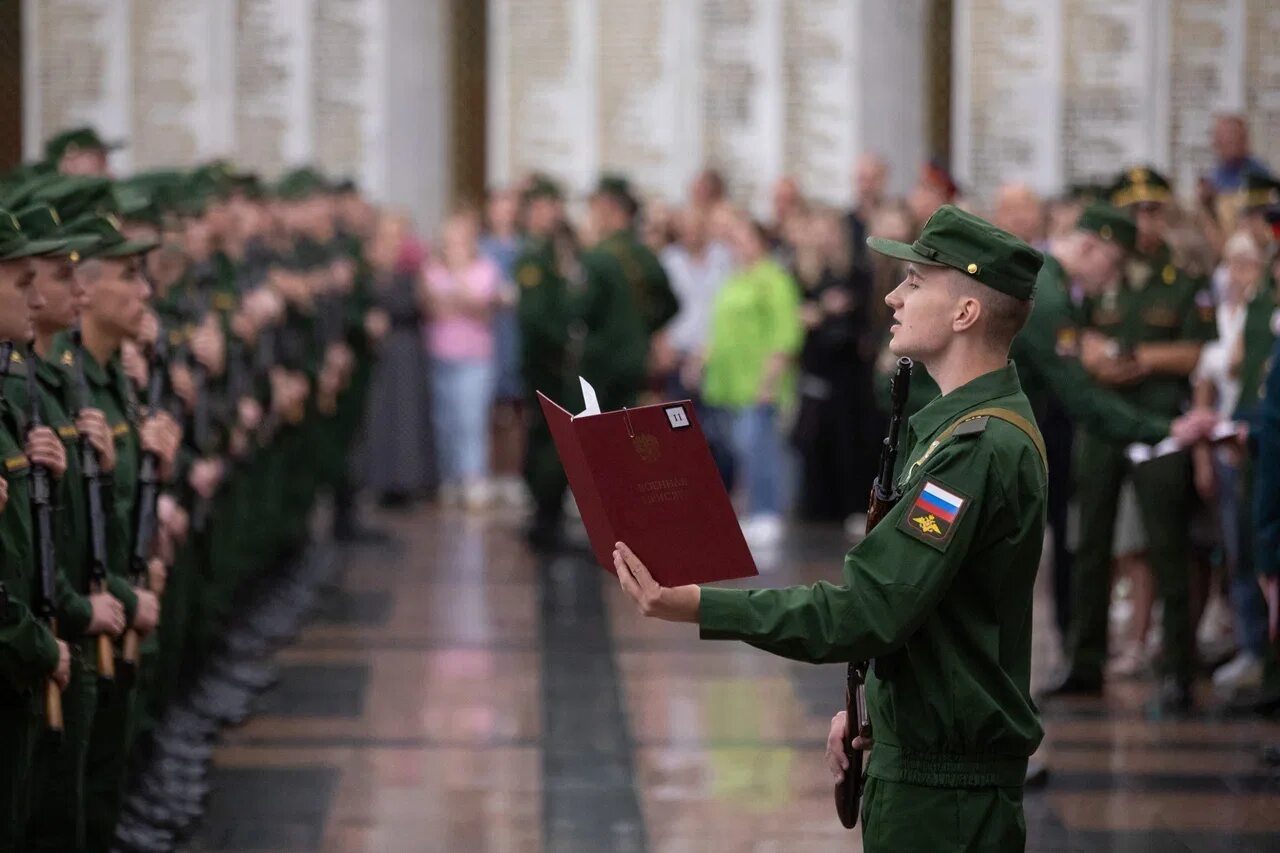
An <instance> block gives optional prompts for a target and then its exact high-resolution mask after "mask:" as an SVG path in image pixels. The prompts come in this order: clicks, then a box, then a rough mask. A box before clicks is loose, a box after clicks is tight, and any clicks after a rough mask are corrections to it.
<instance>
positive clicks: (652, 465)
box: [538, 392, 758, 586]
mask: <svg viewBox="0 0 1280 853" xmlns="http://www.w3.org/2000/svg"><path fill="white" fill-rule="evenodd" d="M538 402H539V403H540V404H541V405H542V413H543V415H544V416H545V417H546V419H547V424H548V425H549V426H550V427H551V436H552V438H553V439H554V440H555V443H556V450H557V451H558V452H559V454H560V461H561V462H562V463H563V464H564V470H565V474H567V475H568V477H569V486H570V488H572V489H573V496H574V498H575V499H576V500H577V502H578V510H579V511H580V512H581V514H582V522H583V524H585V525H586V528H587V535H588V536H589V537H590V538H591V550H592V551H593V552H594V553H595V555H596V559H597V560H599V561H600V565H602V566H604V567H605V569H607V570H608V571H610V572H612V571H613V570H614V569H613V546H614V543H615V542H625V543H627V545H628V546H629V547H630V548H631V550H632V551H634V552H635V554H636V556H637V557H639V558H640V559H641V560H642V561H643V562H644V564H645V566H646V567H647V568H648V569H649V572H650V574H652V575H653V577H654V579H656V580H657V581H658V583H660V584H662V585H663V586H680V585H682V584H690V583H707V582H709V581H721V580H730V579H733V578H745V577H750V576H752V575H756V574H758V572H757V571H756V564H755V561H754V560H752V559H751V552H750V551H749V550H748V549H747V543H746V540H744V539H743V538H742V528H741V527H739V526H738V519H737V516H735V515H734V512H733V505H732V504H731V503H730V502H729V495H728V493H727V492H726V491H725V489H724V483H723V482H721V480H720V474H719V472H718V471H717V470H716V466H715V462H714V461H713V460H712V458H711V449H710V448H709V447H707V440H706V438H704V437H703V435H702V428H701V427H700V426H699V425H698V419H697V417H696V416H695V415H694V411H693V405H692V404H691V403H690V402H689V401H688V400H684V401H681V402H678V403H662V404H660V405H657V406H642V407H640V408H638V409H623V410H622V411H620V412H604V413H603V414H591V415H587V414H584V415H577V416H574V415H571V414H569V413H568V412H566V411H565V410H564V409H562V408H560V406H558V405H556V404H555V403H554V402H552V401H551V400H549V399H548V398H547V397H546V396H545V395H544V394H542V392H538Z"/></svg>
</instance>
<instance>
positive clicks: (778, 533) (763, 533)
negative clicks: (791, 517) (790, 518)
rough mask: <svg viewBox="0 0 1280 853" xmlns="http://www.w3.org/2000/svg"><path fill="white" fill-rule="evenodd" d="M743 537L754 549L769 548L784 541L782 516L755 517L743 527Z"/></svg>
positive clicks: (748, 520) (744, 523) (749, 519)
mask: <svg viewBox="0 0 1280 853" xmlns="http://www.w3.org/2000/svg"><path fill="white" fill-rule="evenodd" d="M742 535H743V536H744V537H745V538H746V540H747V544H748V545H750V546H751V547H752V548H769V547H772V546H773V545H777V544H778V542H779V541H781V539H782V516H780V515H753V516H752V517H751V518H748V519H747V520H746V521H745V522H743V525H742Z"/></svg>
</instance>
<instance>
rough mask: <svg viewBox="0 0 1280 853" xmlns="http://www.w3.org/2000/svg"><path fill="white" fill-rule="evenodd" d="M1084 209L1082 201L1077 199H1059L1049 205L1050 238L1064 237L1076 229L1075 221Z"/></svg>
mask: <svg viewBox="0 0 1280 853" xmlns="http://www.w3.org/2000/svg"><path fill="white" fill-rule="evenodd" d="M1083 210H1084V202H1082V201H1080V200H1079V199H1060V200H1058V201H1055V202H1052V203H1050V205H1049V233H1048V237H1049V238H1050V239H1060V238H1065V237H1066V236H1067V235H1069V234H1071V233H1072V232H1074V231H1075V230H1076V222H1077V221H1079V219H1080V214H1081V212H1082V211H1083Z"/></svg>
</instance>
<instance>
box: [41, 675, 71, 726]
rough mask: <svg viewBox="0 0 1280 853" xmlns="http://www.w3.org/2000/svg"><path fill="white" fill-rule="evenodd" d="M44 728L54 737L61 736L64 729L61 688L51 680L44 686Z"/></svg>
mask: <svg viewBox="0 0 1280 853" xmlns="http://www.w3.org/2000/svg"><path fill="white" fill-rule="evenodd" d="M44 727H45V729H47V730H48V731H49V732H51V733H53V734H55V735H61V734H62V731H63V729H64V728H66V726H65V725H64V723H63V721H62V688H61V687H59V686H58V682H56V681H54V680H53V679H52V678H50V679H49V680H48V681H46V682H45V684H44Z"/></svg>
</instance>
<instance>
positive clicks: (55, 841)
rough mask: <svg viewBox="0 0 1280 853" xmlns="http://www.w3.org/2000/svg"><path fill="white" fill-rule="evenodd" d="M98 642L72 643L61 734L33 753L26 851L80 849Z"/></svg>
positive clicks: (56, 852) (65, 852)
mask: <svg viewBox="0 0 1280 853" xmlns="http://www.w3.org/2000/svg"><path fill="white" fill-rule="evenodd" d="M95 644H96V640H95V638H93V637H88V638H86V639H85V640H84V641H83V642H81V643H80V644H78V645H73V646H72V647H71V683H70V684H68V685H67V689H66V690H64V691H63V692H62V716H63V726H64V728H63V733H62V738H61V740H60V741H56V742H54V741H48V740H46V741H44V742H42V743H41V744H40V746H39V747H38V748H37V753H36V780H37V781H36V784H35V785H34V792H33V796H34V798H35V802H34V805H33V807H32V816H31V824H30V828H29V831H28V833H27V847H28V849H30V850H33V851H35V850H40V851H49V853H71V852H72V851H79V850H83V849H84V811H85V799H84V768H85V761H86V759H87V758H88V754H89V737H90V735H91V734H92V732H93V718H94V714H95V713H96V712H97V709H98V671H97V669H96V668H95V666H94V649H95Z"/></svg>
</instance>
